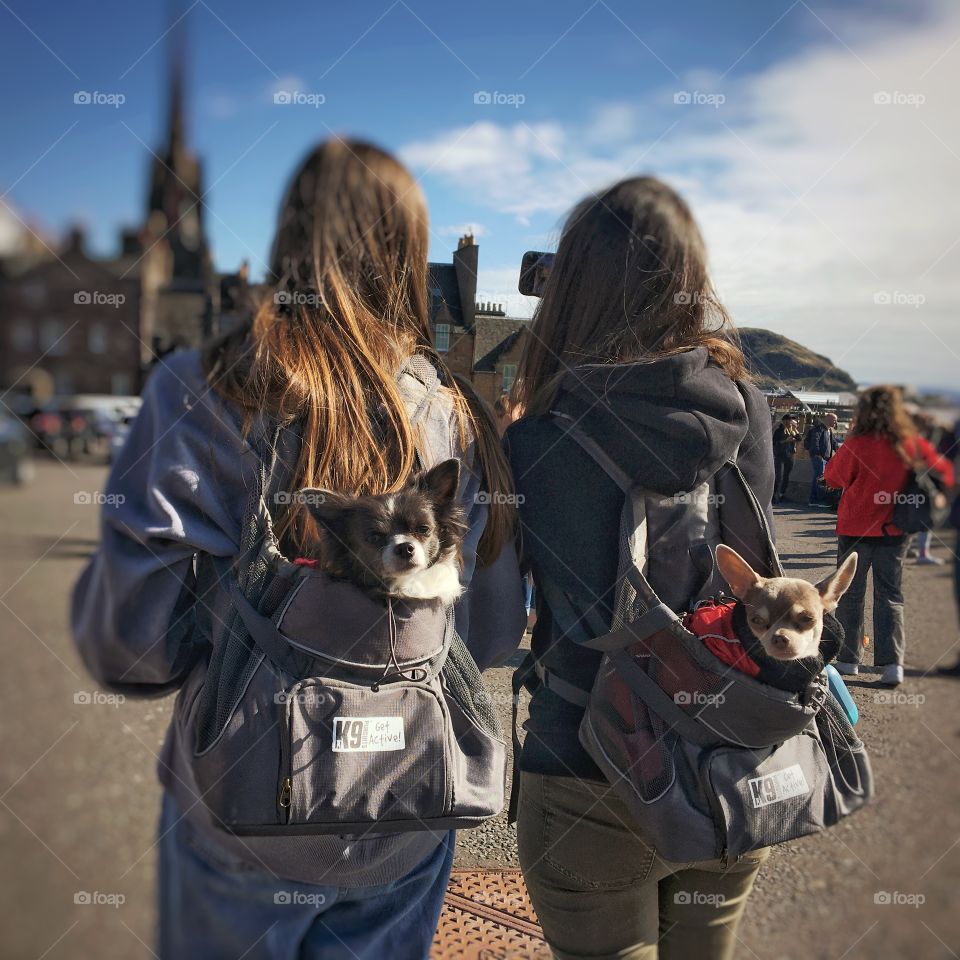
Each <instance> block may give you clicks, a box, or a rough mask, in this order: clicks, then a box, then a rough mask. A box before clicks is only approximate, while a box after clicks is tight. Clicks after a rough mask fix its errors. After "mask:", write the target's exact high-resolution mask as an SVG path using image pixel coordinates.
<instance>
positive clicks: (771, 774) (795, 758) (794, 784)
mask: <svg viewBox="0 0 960 960" xmlns="http://www.w3.org/2000/svg"><path fill="white" fill-rule="evenodd" d="M702 769H703V772H704V790H705V792H706V794H707V799H708V800H709V802H710V805H711V807H712V808H713V810H714V819H715V824H716V827H717V830H718V846H719V847H720V848H721V851H722V850H724V849H725V850H726V852H727V854H728V855H730V856H739V855H740V854H742V853H746V852H748V851H750V850H756V849H758V848H760V847H766V846H770V845H771V844H774V843H784V842H786V841H788V840H796V839H797V838H798V837H804V836H807V835H808V834H811V833H817V832H819V831H820V830H822V829H823V828H824V826H826V825H828V822H829V816H828V813H827V810H826V804H827V803H828V802H829V798H830V796H831V794H832V785H831V781H830V772H829V768H828V765H827V758H826V755H825V754H824V751H823V747H822V746H821V744H820V740H819V739H818V738H817V737H816V736H815V735H814V734H812V733H810V732H808V731H803V732H801V733H799V734H797V735H796V736H794V737H791V738H790V739H789V740H787V741H785V742H784V743H782V744H780V745H779V746H777V747H773V748H764V749H761V750H750V749H746V748H743V747H718V748H716V749H714V750H711V751H710V752H709V753H708V754H707V756H706V757H705V759H704V763H703V768H702Z"/></svg>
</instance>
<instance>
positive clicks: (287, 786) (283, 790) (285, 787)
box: [277, 777, 293, 823]
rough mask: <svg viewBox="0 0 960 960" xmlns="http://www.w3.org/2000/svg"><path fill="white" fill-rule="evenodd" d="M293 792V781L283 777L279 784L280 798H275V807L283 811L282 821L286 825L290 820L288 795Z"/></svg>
mask: <svg viewBox="0 0 960 960" xmlns="http://www.w3.org/2000/svg"><path fill="white" fill-rule="evenodd" d="M292 792H293V780H292V779H291V778H290V777H284V778H283V783H281V784H280V796H279V797H278V798H277V806H279V807H280V809H281V811H283V820H284V823H286V822H287V821H288V820H289V819H290V795H291V793H292Z"/></svg>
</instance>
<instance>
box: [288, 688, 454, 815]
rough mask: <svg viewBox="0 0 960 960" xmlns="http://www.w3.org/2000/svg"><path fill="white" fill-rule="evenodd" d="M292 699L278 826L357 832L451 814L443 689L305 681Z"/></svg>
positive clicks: (295, 691) (289, 695) (291, 696)
mask: <svg viewBox="0 0 960 960" xmlns="http://www.w3.org/2000/svg"><path fill="white" fill-rule="evenodd" d="M286 699H287V703H286V712H287V716H286V721H287V722H286V729H285V730H284V731H283V732H282V736H283V738H284V740H283V743H282V747H283V754H284V767H285V770H286V776H285V777H284V778H283V781H282V782H281V786H280V795H279V799H278V804H279V807H280V819H281V822H285V823H289V824H291V825H297V824H300V825H313V826H316V827H322V826H323V825H325V824H329V825H331V826H336V827H339V828H340V829H341V830H342V832H350V830H349V829H347V828H348V827H350V826H356V827H360V826H362V825H364V824H376V825H377V826H378V829H380V828H382V827H383V825H384V824H390V823H392V824H395V825H396V827H395V828H396V829H403V824H404V822H409V821H415V822H418V821H421V820H430V819H432V818H438V817H443V816H445V815H446V814H447V813H448V811H449V807H450V804H451V787H450V774H449V769H448V757H447V752H448V743H449V739H448V728H449V721H448V718H447V712H446V705H445V704H444V702H443V698H442V696H441V695H440V692H439V689H438V688H435V687H434V686H433V685H431V684H429V683H417V682H412V681H398V682H392V683H386V684H384V685H382V686H380V687H378V688H377V689H376V691H374V690H373V689H371V688H370V687H367V686H358V685H354V684H349V683H343V682H338V681H334V680H305V681H302V682H300V683H298V684H296V685H295V686H294V687H293V688H292V689H291V690H290V691H289V693H288V694H287V698H286Z"/></svg>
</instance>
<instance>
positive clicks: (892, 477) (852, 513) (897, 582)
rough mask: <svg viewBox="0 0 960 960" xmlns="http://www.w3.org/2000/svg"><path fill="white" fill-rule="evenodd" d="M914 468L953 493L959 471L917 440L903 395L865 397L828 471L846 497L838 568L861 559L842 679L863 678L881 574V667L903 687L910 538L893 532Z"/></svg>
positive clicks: (830, 482) (846, 600)
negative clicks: (867, 609)
mask: <svg viewBox="0 0 960 960" xmlns="http://www.w3.org/2000/svg"><path fill="white" fill-rule="evenodd" d="M914 468H917V469H925V470H933V471H936V472H937V473H938V474H939V475H940V477H941V479H942V481H943V482H944V483H945V484H946V485H947V486H952V485H953V480H954V476H953V466H952V465H951V463H950V462H949V461H948V460H946V459H944V458H943V457H941V456H940V455H939V454H938V453H937V451H936V450H935V449H934V448H933V446H931V444H930V443H929V442H928V441H927V440H925V439H924V438H923V437H921V436H920V435H919V434H918V433H917V429H916V426H915V425H914V423H913V421H912V420H911V419H910V416H909V414H908V413H907V412H906V410H905V409H904V406H903V398H902V395H901V392H900V389H899V388H898V387H892V386H878V387H871V388H870V389H869V390H865V391H864V392H863V393H862V394H861V396H860V401H859V403H858V404H857V409H856V413H855V414H854V420H853V425H852V426H851V428H850V433H849V434H848V435H847V439H846V442H845V443H844V444H843V446H842V447H840V449H839V451H838V452H837V455H836V456H835V457H833V459H832V460H831V461H830V462H829V463H828V464H827V467H826V470H825V472H824V481H825V482H826V484H827V486H828V487H833V488H839V489H842V490H843V496H842V497H841V499H840V507H839V511H838V513H837V537H838V541H839V544H838V547H839V549H838V562H839V563H843V561H844V560H846V558H847V557H848V556H849V555H850V554H851V553H856V554H857V555H858V557H859V561H858V563H857V573H856V576H855V577H854V580H853V583H852V584H851V585H850V588H849V589H848V590H847V592H846V593H845V594H844V595H843V599H842V600H841V601H840V605H839V606H838V607H837V619H838V620H839V621H840V625H841V626H842V627H843V632H844V645H843V648H842V649H841V651H840V656H839V659H838V662H837V663H836V664H835V666H836V668H837V670H838V671H839V672H840V673H843V674H847V675H854V674H856V673H858V672H859V661H860V650H861V640H862V637H863V618H864V601H865V598H866V592H867V575H868V573H869V572H870V571H871V570H873V630H874V646H873V649H874V662H875V665H876V666H878V667H882V668H883V673H882V675H881V677H880V682H881V683H882V684H885V685H888V686H897V685H899V684H901V683H903V658H904V651H905V648H906V635H905V633H904V621H903V590H902V588H901V582H902V579H903V560H904V556H905V554H906V537H905V536H904V534H903V533H902V531H900V530H899V529H898V528H897V527H895V526H893V523H892V519H893V508H894V503H895V501H896V497H897V496H898V495H899V494H900V493H901V491H902V490H903V488H904V486H905V485H906V483H907V478H908V476H909V474H910V471H911V470H912V469H914Z"/></svg>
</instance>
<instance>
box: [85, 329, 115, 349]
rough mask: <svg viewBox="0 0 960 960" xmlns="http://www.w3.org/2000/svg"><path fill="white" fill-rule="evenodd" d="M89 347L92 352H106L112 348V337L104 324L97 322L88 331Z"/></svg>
mask: <svg viewBox="0 0 960 960" xmlns="http://www.w3.org/2000/svg"><path fill="white" fill-rule="evenodd" d="M87 349H88V350H89V351H90V352H91V353H106V352H107V350H109V349H110V338H109V337H108V336H107V328H106V326H105V325H104V324H102V323H95V324H93V325H92V326H91V327H90V329H89V330H88V331H87Z"/></svg>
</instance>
